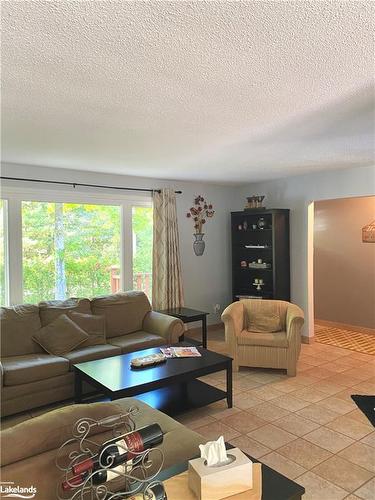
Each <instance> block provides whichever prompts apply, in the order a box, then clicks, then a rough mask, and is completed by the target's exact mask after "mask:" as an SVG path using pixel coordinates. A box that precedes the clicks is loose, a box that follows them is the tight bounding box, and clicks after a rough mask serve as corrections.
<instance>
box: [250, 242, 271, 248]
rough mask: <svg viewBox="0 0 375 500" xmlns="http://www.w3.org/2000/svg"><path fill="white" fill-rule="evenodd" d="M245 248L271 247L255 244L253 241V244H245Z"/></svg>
mask: <svg viewBox="0 0 375 500" xmlns="http://www.w3.org/2000/svg"><path fill="white" fill-rule="evenodd" d="M245 248H271V247H270V246H269V245H267V244H265V245H254V244H253V243H252V244H251V245H245Z"/></svg>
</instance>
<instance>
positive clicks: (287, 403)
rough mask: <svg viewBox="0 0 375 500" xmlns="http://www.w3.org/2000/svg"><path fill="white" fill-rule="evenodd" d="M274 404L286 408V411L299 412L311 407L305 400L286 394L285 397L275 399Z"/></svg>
mask: <svg viewBox="0 0 375 500" xmlns="http://www.w3.org/2000/svg"><path fill="white" fill-rule="evenodd" d="M293 394H294V393H293ZM272 404H274V405H276V406H279V407H280V408H284V409H285V410H289V411H297V410H301V409H302V408H305V406H309V404H310V403H309V402H308V401H304V400H303V399H298V398H296V397H294V395H291V394H285V395H284V396H280V397H279V398H276V399H273V400H272Z"/></svg>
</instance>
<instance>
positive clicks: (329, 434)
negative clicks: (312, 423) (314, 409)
mask: <svg viewBox="0 0 375 500" xmlns="http://www.w3.org/2000/svg"><path fill="white" fill-rule="evenodd" d="M304 439H306V440H307V441H310V443H314V444H316V445H317V446H320V447H321V448H324V449H325V450H327V451H330V452H331V453H338V452H339V451H341V450H343V449H344V448H347V447H348V446H350V445H351V444H353V443H354V441H353V439H351V438H350V437H348V436H344V435H343V434H340V433H339V432H336V431H333V430H332V429H327V428H326V427H319V429H315V430H314V431H312V432H310V433H309V434H306V435H305V436H304Z"/></svg>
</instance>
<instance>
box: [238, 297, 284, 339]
mask: <svg viewBox="0 0 375 500" xmlns="http://www.w3.org/2000/svg"><path fill="white" fill-rule="evenodd" d="M286 304H287V303H286V302H283V301H281V300H256V299H253V300H251V299H250V300H245V301H244V306H245V316H246V322H245V324H246V329H247V330H249V331H252V332H279V331H282V330H286V310H287V305H286Z"/></svg>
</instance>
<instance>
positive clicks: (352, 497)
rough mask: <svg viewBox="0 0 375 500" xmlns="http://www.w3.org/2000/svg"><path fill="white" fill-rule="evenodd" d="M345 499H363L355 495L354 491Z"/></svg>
mask: <svg viewBox="0 0 375 500" xmlns="http://www.w3.org/2000/svg"><path fill="white" fill-rule="evenodd" d="M345 500H361V499H360V498H359V497H357V496H356V495H354V493H351V494H350V495H348V496H347V497H345Z"/></svg>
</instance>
